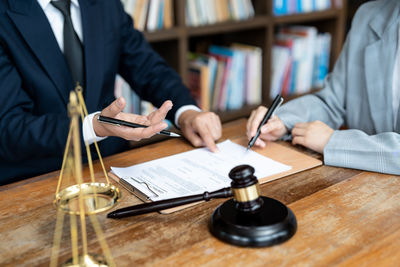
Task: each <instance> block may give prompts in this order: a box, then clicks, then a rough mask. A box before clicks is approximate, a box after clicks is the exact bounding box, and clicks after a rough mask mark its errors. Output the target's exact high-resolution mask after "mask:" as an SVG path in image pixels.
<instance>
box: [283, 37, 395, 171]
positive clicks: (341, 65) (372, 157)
mask: <svg viewBox="0 0 400 267" xmlns="http://www.w3.org/2000/svg"><path fill="white" fill-rule="evenodd" d="M351 36H352V33H351V32H350V34H349V36H348V38H347V39H346V42H345V44H344V47H343V50H342V53H341V55H340V57H339V59H338V61H337V62H336V64H335V68H334V70H333V72H332V73H331V74H330V75H329V76H328V77H327V79H326V84H325V87H324V89H322V90H321V91H320V92H318V93H315V94H312V95H306V96H304V97H300V98H298V99H295V100H293V101H291V102H289V103H288V104H286V105H283V106H282V108H280V109H279V110H278V111H277V116H278V117H279V118H280V119H281V120H282V121H283V123H284V124H285V126H286V127H287V128H288V130H289V131H291V130H292V128H293V127H294V125H295V124H296V123H298V122H310V121H315V120H320V121H322V122H324V123H326V124H327V125H329V126H330V127H332V128H333V129H339V127H340V126H341V125H342V124H343V123H344V121H345V108H344V107H345V90H346V84H345V81H346V75H348V73H349V71H348V69H347V66H348V65H349V64H348V58H349V51H350V48H349V44H350V42H351ZM285 138H286V139H290V136H286V137H285ZM399 148H400V135H399V134H398V133H395V132H385V133H378V134H375V135H368V134H366V133H365V132H363V131H360V130H357V129H351V130H336V131H335V132H334V133H333V134H332V136H331V138H330V139H329V142H328V144H327V145H326V146H325V148H324V163H325V164H326V165H331V166H337V167H346V168H356V169H362V170H369V171H376V172H382V173H391V174H397V175H399V174H400V150H399Z"/></svg>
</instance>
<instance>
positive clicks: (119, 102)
mask: <svg viewBox="0 0 400 267" xmlns="http://www.w3.org/2000/svg"><path fill="white" fill-rule="evenodd" d="M125 105H126V102H125V99H124V98H123V97H119V98H118V99H116V100H115V101H114V102H112V103H111V104H110V105H109V106H108V107H106V108H105V109H103V111H102V112H101V115H103V116H107V117H115V116H117V115H118V114H119V113H120V112H122V110H123V109H124V108H125Z"/></svg>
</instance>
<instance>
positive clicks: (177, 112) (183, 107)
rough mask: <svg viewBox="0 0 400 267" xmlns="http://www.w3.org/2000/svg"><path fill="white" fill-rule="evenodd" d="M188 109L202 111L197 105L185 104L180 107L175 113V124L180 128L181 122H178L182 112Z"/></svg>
mask: <svg viewBox="0 0 400 267" xmlns="http://www.w3.org/2000/svg"><path fill="white" fill-rule="evenodd" d="M187 110H195V111H198V112H201V111H202V110H201V109H199V108H198V107H196V106H195V105H185V106H182V107H180V108H179V109H178V110H177V111H176V113H175V125H176V126H177V127H178V128H180V127H179V124H178V120H179V117H180V116H181V114H182V113H183V112H185V111H187Z"/></svg>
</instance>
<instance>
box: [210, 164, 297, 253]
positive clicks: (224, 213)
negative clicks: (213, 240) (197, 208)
mask: <svg viewBox="0 0 400 267" xmlns="http://www.w3.org/2000/svg"><path fill="white" fill-rule="evenodd" d="M229 177H230V178H231V179H232V182H231V190H232V194H233V199H230V200H228V201H226V202H224V203H223V204H221V205H220V206H219V207H218V208H217V209H216V210H215V211H214V213H213V215H212V216H211V221H210V225H209V228H210V231H211V233H212V234H213V235H214V236H215V237H217V238H219V239H221V240H223V241H225V242H227V243H230V244H233V245H238V246H246V247H264V246H272V245H275V244H279V243H282V242H284V241H286V240H288V239H290V238H291V237H292V236H293V235H294V234H295V232H296V230H297V222H296V217H295V216H294V214H293V212H292V211H291V210H290V209H289V208H288V207H287V206H285V205H284V204H282V203H281V202H279V201H277V200H275V199H272V198H268V197H264V196H260V187H259V183H258V180H257V178H256V177H255V176H254V168H253V167H251V166H249V165H240V166H237V167H235V168H233V169H232V170H231V171H230V173H229Z"/></svg>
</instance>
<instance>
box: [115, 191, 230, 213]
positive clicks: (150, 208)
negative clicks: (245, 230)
mask: <svg viewBox="0 0 400 267" xmlns="http://www.w3.org/2000/svg"><path fill="white" fill-rule="evenodd" d="M231 196H232V190H231V188H230V187H226V188H222V189H220V190H217V191H214V192H211V193H209V192H204V193H203V194H198V195H193V196H186V197H178V198H171V199H165V200H160V201H154V202H149V203H144V204H139V205H135V206H130V207H126V208H122V209H118V210H115V211H113V212H110V213H109V214H107V218H112V219H119V218H125V217H129V216H135V215H140V214H145V213H149V212H154V211H160V210H165V209H170V208H174V207H177V206H182V205H186V204H189V203H194V202H198V201H202V200H205V201H209V200H210V199H213V198H227V197H231Z"/></svg>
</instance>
